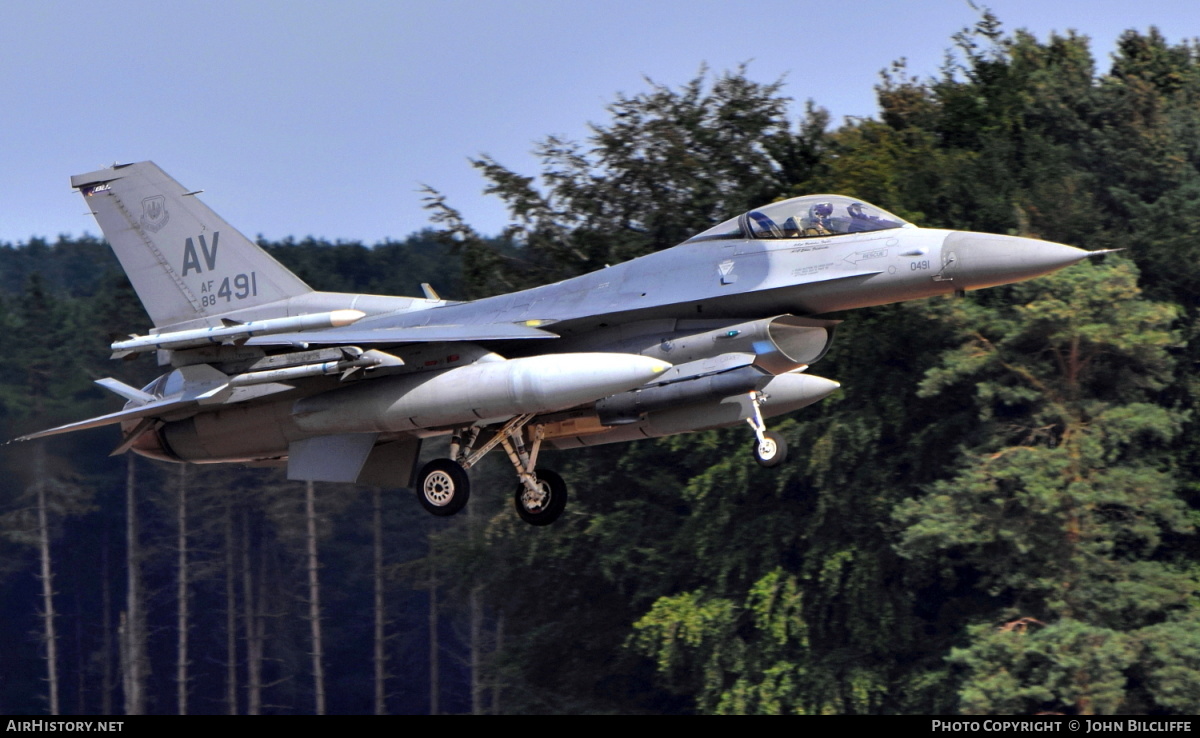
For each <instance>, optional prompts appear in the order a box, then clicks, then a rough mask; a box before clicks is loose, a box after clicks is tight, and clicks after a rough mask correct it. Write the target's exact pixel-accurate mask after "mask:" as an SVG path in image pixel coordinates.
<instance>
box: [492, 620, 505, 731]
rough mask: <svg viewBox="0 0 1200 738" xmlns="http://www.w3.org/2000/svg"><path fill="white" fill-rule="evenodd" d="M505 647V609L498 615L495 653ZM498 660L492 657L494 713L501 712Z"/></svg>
mask: <svg viewBox="0 0 1200 738" xmlns="http://www.w3.org/2000/svg"><path fill="white" fill-rule="evenodd" d="M503 648H504V611H503V610H501V611H500V612H499V613H498V614H497V615H496V648H495V650H494V651H493V653H496V654H498V653H500V651H501V650H502V649H503ZM495 663H496V660H495V659H494V658H493V659H492V714H493V715H499V714H500V675H499V674H498V673H497V670H496V668H495Z"/></svg>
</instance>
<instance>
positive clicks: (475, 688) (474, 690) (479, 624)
mask: <svg viewBox="0 0 1200 738" xmlns="http://www.w3.org/2000/svg"><path fill="white" fill-rule="evenodd" d="M480 589H482V588H481V587H480V586H478V585H476V586H474V587H472V588H471V595H470V609H471V714H472V715H483V714H484V712H485V710H484V708H483V603H482V602H481V601H480V600H481V596H480Z"/></svg>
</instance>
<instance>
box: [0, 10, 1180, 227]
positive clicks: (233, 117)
mask: <svg viewBox="0 0 1200 738" xmlns="http://www.w3.org/2000/svg"><path fill="white" fill-rule="evenodd" d="M986 4H987V6H988V7H990V8H991V9H992V10H993V11H994V12H995V13H996V15H997V16H998V17H999V18H1000V20H1001V21H1002V22H1003V24H1004V27H1005V28H1006V29H1008V30H1015V29H1018V28H1025V29H1028V30H1029V31H1032V32H1033V33H1034V34H1035V35H1036V36H1037V37H1038V38H1039V39H1043V40H1045V39H1046V38H1048V37H1049V35H1050V33H1051V32H1059V33H1063V32H1065V31H1067V30H1069V29H1073V30H1076V31H1079V32H1080V33H1083V34H1084V35H1087V36H1088V37H1090V38H1091V39H1092V49H1093V53H1094V55H1095V56H1096V58H1097V59H1098V61H1099V64H1098V66H1099V68H1100V69H1101V70H1106V69H1107V66H1108V63H1107V61H1108V58H1109V54H1110V53H1111V52H1112V49H1113V47H1114V43H1115V41H1116V39H1117V38H1118V36H1119V35H1120V33H1121V32H1122V31H1124V30H1126V29H1129V28H1134V29H1137V30H1140V31H1145V30H1147V29H1148V28H1149V27H1150V26H1152V25H1154V26H1157V27H1158V28H1159V29H1160V30H1161V31H1162V32H1163V33H1164V34H1165V36H1166V37H1167V39H1168V40H1169V41H1170V42H1172V43H1178V42H1180V41H1183V40H1185V39H1190V38H1194V37H1196V36H1200V11H1198V10H1197V6H1196V3H1195V0H1140V1H1139V2H1128V0H1122V1H1120V2H1117V1H1115V0H1055V1H1054V2H1047V1H1046V0H990V2H987V3H986ZM978 18H979V14H978V12H977V11H976V10H974V9H973V8H972V6H971V5H969V4H968V3H967V2H966V0H854V2H828V1H825V2H813V1H810V0H790V1H788V0H740V1H739V2H729V1H728V0H721V1H718V0H686V1H685V0H645V1H644V2H638V3H599V2H585V1H583V0H507V1H505V0H490V1H488V0H439V1H436V2H435V1H434V0H389V1H383V0H378V1H365V0H357V1H356V0H341V1H340V2H323V1H318V0H288V1H286V2H284V1H280V0H255V1H254V2H248V1H243V2H229V1H225V0H215V1H211V2H203V3H201V2H182V1H180V0H153V1H150V2H146V1H141V0H106V1H105V2H102V3H97V2H65V1H62V0H42V1H40V2H36V3H33V2H30V3H18V2H9V3H3V5H2V6H0V71H2V74H0V172H2V173H3V177H2V179H0V242H8V243H21V242H25V241H28V239H29V238H30V237H34V236H38V237H45V238H50V239H53V238H55V237H56V236H58V235H59V234H68V235H72V236H75V235H80V234H82V233H85V232H86V233H92V234H96V235H98V233H99V229H98V228H97V226H96V225H95V222H94V221H92V219H91V217H90V216H86V215H84V212H85V207H84V204H83V201H82V199H81V198H80V197H79V195H78V194H77V193H74V192H73V191H72V190H71V188H70V185H69V177H70V175H73V174H81V173H84V172H90V171H93V170H95V169H99V168H102V167H105V166H108V165H110V164H112V163H114V162H134V161H142V160H146V159H150V160H153V161H155V162H156V163H157V164H158V165H159V166H160V167H162V168H163V169H164V170H166V171H167V173H168V174H171V175H172V176H173V177H175V178H176V179H177V180H179V182H180V183H181V184H183V186H184V187H186V188H188V189H191V190H204V194H203V195H201V199H203V200H204V201H205V202H206V203H207V204H208V205H209V206H210V207H212V208H213V209H214V210H215V211H217V212H218V213H220V214H221V215H222V216H223V217H224V218H225V219H226V220H227V221H229V223H230V224H232V225H233V226H235V227H236V228H238V229H239V230H241V231H243V232H244V233H246V234H247V235H248V236H251V237H254V236H257V235H263V236H265V237H266V238H268V239H280V238H284V237H286V236H295V237H297V238H303V237H305V236H310V235H311V236H315V237H317V238H325V239H329V240H344V241H355V240H357V241H363V242H366V243H368V244H370V243H375V242H378V241H382V240H384V239H387V238H393V239H401V238H404V237H405V236H407V235H409V234H410V233H413V232H414V231H417V230H420V229H422V228H425V227H428V226H429V225H430V224H429V221H428V212H427V211H425V210H424V209H423V208H422V195H421V192H420V190H421V187H422V185H429V186H432V187H435V188H437V189H438V190H440V191H441V192H443V193H444V194H445V195H446V196H447V198H448V202H449V203H450V204H451V205H452V206H454V207H456V208H458V209H459V210H460V211H461V212H462V213H463V215H464V216H465V218H466V220H467V222H468V223H470V224H472V225H473V226H474V227H475V228H476V229H477V230H479V231H481V232H483V233H497V232H499V230H500V229H501V228H502V227H503V225H504V224H505V223H506V222H507V221H506V218H505V211H504V208H503V206H502V204H501V203H500V202H499V201H498V200H497V199H496V198H494V197H489V196H487V195H485V194H484V193H483V189H484V187H485V186H486V183H485V182H484V180H483V179H482V178H481V177H480V176H479V174H478V172H477V171H476V170H475V169H474V168H473V167H472V166H471V165H470V161H469V159H470V158H472V157H478V156H480V155H483V154H487V155H490V156H492V157H493V158H495V159H496V160H498V161H499V162H500V163H502V164H504V165H505V166H508V167H509V168H511V169H514V170H516V171H518V172H521V173H524V174H529V175H532V174H536V173H537V171H538V162H537V160H536V159H535V158H534V157H533V156H532V155H531V153H530V152H531V150H532V149H533V147H534V145H535V143H536V142H537V141H539V140H541V139H542V138H544V137H545V136H547V135H551V134H554V135H559V136H564V137H567V138H571V139H575V140H584V139H586V137H587V135H588V132H589V129H588V123H589V122H597V123H602V122H604V121H605V120H607V114H606V111H605V108H606V106H607V105H608V104H609V103H611V102H612V101H613V100H614V99H615V96H616V95H618V94H625V95H636V94H637V93H639V92H642V91H645V90H647V89H648V86H647V82H646V80H647V79H651V80H653V81H654V82H656V83H660V84H666V85H668V86H672V87H677V86H679V85H682V84H683V83H685V82H687V81H689V80H691V79H692V78H694V77H695V76H696V75H697V74H698V73H699V71H700V70H701V68H702V67H704V66H707V68H708V69H710V70H712V71H713V72H717V73H719V72H722V71H726V70H732V69H736V68H737V67H738V66H739V65H741V64H746V65H747V69H748V76H749V77H750V78H751V79H754V80H756V81H760V82H770V81H774V80H777V79H780V78H783V79H784V80H785V84H784V88H783V91H784V94H786V95H788V96H789V97H791V98H793V99H794V100H795V107H794V113H795V115H796V116H799V115H800V113H801V111H802V109H803V102H804V101H805V100H807V99H812V100H814V101H815V102H816V103H817V104H818V105H820V106H822V107H825V108H826V109H828V110H829V111H830V112H831V113H832V115H833V120H834V121H835V122H838V121H841V120H842V119H843V116H872V115H875V114H876V112H877V107H876V104H875V98H874V85H875V84H876V83H877V82H878V80H879V72H880V70H882V69H884V68H886V67H888V66H889V65H890V64H891V63H892V62H893V61H894V60H896V59H899V58H901V57H904V58H906V59H907V60H908V67H909V70H910V72H912V73H914V74H917V75H920V76H923V77H924V76H933V75H936V74H937V73H938V70H939V68H940V67H941V65H942V62H943V59H944V58H945V54H946V51H947V49H949V48H950V47H951V45H952V41H951V37H952V35H953V34H954V33H955V32H957V31H959V30H961V29H963V28H964V27H967V26H970V25H972V24H974V22H975V21H976V20H977V19H978ZM731 215H732V214H731Z"/></svg>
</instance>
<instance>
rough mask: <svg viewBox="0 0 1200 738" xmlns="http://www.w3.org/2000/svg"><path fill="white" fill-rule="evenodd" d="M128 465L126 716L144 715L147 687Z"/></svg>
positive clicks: (132, 478)
mask: <svg viewBox="0 0 1200 738" xmlns="http://www.w3.org/2000/svg"><path fill="white" fill-rule="evenodd" d="M125 458H126V462H125V566H126V577H127V582H128V584H127V587H126V600H125V613H126V619H125V714H126V715H142V714H144V712H145V708H146V704H145V696H144V687H145V679H146V619H145V617H146V616H145V613H143V612H142V576H141V555H140V554H139V552H138V528H137V500H136V497H135V495H134V490H135V489H136V481H137V477H136V475H135V470H134V461H133V459H134V456H133V454H128V455H127V456H126V457H125Z"/></svg>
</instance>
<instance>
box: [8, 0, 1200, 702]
mask: <svg viewBox="0 0 1200 738" xmlns="http://www.w3.org/2000/svg"><path fill="white" fill-rule="evenodd" d="M949 44H950V46H951V49H950V52H949V53H948V54H947V57H946V62H945V65H944V67H943V68H942V69H941V70H940V71H938V72H937V73H936V74H934V75H933V76H928V77H927V76H921V75H917V74H914V73H913V72H911V71H910V70H909V69H907V68H906V67H905V64H904V62H903V61H898V62H897V63H896V64H894V65H893V66H892V67H891V68H889V69H888V70H885V71H884V72H883V74H882V76H881V79H880V81H879V83H878V85H877V87H876V92H877V98H878V105H879V108H878V111H877V114H876V115H875V116H873V117H869V118H854V119H847V120H846V121H843V122H841V123H836V124H835V123H834V122H833V121H831V120H830V116H829V115H828V113H826V112H825V111H824V110H823V109H822V108H821V107H820V100H813V101H809V102H808V103H807V104H805V105H799V106H798V105H797V103H796V102H795V101H793V100H791V99H789V98H788V97H786V96H784V95H783V93H782V89H783V81H782V80H774V81H766V82H763V81H755V80H754V79H752V77H751V75H750V71H749V68H748V67H747V68H741V69H736V70H730V71H726V72H721V73H713V72H709V71H707V70H705V71H702V72H701V73H700V74H698V75H697V76H696V77H695V78H694V79H692V80H690V81H687V82H685V83H683V84H681V85H677V86H676V85H670V84H663V83H659V82H655V81H649V80H648V81H647V83H646V87H645V89H644V90H642V91H640V92H637V93H635V94H621V95H617V96H616V97H615V98H614V99H613V101H612V102H611V103H610V105H609V107H608V115H609V117H608V118H607V119H606V120H604V121H600V122H595V123H593V124H592V127H591V134H590V135H589V136H588V138H587V139H586V140H584V141H571V140H564V139H562V138H559V137H547V138H545V139H543V140H542V141H541V142H540V143H539V144H538V148H537V154H538V155H539V158H540V162H541V169H540V171H538V172H534V173H521V172H515V171H512V170H510V169H508V168H506V167H505V166H504V165H503V164H502V163H501V162H498V161H495V160H493V159H490V158H487V157H482V158H479V159H477V160H474V161H473V164H474V165H475V167H477V168H478V170H479V172H480V173H481V175H482V177H483V178H484V181H485V186H486V187H487V190H488V192H490V193H491V194H493V195H495V196H496V197H499V198H501V199H502V200H503V202H504V203H505V204H506V205H507V207H508V210H509V212H510V214H511V224H510V225H509V227H507V228H506V229H505V230H504V232H503V233H500V234H481V233H479V232H477V231H476V230H475V229H474V228H473V227H472V225H471V224H470V223H467V222H465V221H464V219H463V218H462V216H461V215H460V213H459V212H458V211H457V210H456V209H455V208H454V203H453V202H450V201H448V200H447V199H446V198H445V197H443V196H442V195H441V194H440V193H438V192H437V191H436V190H432V189H430V190H428V191H427V193H426V197H427V204H428V207H429V210H430V214H431V218H432V223H433V226H434V227H431V228H429V229H426V230H423V231H420V232H417V233H414V234H412V235H410V236H408V237H406V238H403V239H401V240H395V241H386V242H383V243H378V244H374V245H364V244H362V243H357V242H344V241H339V242H336V243H328V242H324V241H316V240H314V239H311V238H308V239H303V240H298V239H285V240H283V241H280V242H265V241H262V240H260V244H261V245H262V246H264V247H265V248H267V249H268V250H270V252H271V253H272V254H273V255H274V256H275V257H276V258H277V259H279V260H280V261H281V262H283V263H284V264H285V265H287V266H288V267H289V268H291V269H293V270H294V271H295V272H296V273H297V274H298V275H299V276H300V277H301V278H302V279H304V280H305V281H307V282H308V283H309V284H311V285H312V286H313V287H314V288H316V289H321V290H333V291H347V292H350V291H354V292H365V293H378V294H408V295H412V294H418V295H419V294H420V293H421V292H420V290H421V288H420V283H422V282H429V283H431V284H433V285H434V287H435V288H436V289H437V290H438V291H439V292H440V293H441V294H442V295H443V296H445V297H450V298H455V299H473V298H478V297H483V296H487V295H492V294H497V293H501V292H507V291H511V290H516V289H522V288H525V287H529V286H533V285H538V284H543V283H547V282H551V281H554V280H558V279H563V278H566V277H570V276H574V275H578V274H582V273H585V272H588V271H591V270H594V269H599V268H602V267H603V266H604V265H605V264H611V263H616V262H619V261H624V260H627V259H630V258H633V257H636V256H639V255H643V254H646V253H650V252H652V251H656V250H660V249H665V248H669V247H671V246H673V245H675V244H677V243H679V242H681V241H683V240H684V239H686V238H688V237H689V236H691V235H693V234H695V233H697V232H700V231H702V230H704V229H706V228H708V227H710V226H712V225H713V224H715V223H718V222H721V221H723V220H725V219H727V218H729V217H731V216H732V215H734V214H737V213H739V212H742V211H744V210H747V209H749V208H751V207H754V206H758V205H762V204H765V203H769V202H772V201H775V200H780V199H784V198H787V197H794V196H797V195H804V194H813V193H820V192H831V193H841V194H845V195H849V196H853V197H856V198H861V199H862V200H865V201H867V202H870V203H873V204H875V205H878V206H879V207H882V208H885V209H887V210H889V211H891V212H893V213H896V214H897V215H900V216H901V217H903V218H905V219H906V220H909V221H911V222H913V223H916V224H918V225H921V226H928V227H938V228H953V229H960V230H971V231H982V232H989V233H1001V234H1012V235H1021V236H1030V237H1037V238H1044V239H1047V240H1051V241H1056V242H1060V243H1066V244H1071V245H1075V246H1079V247H1082V248H1087V249H1089V250H1096V249H1121V251H1120V252H1119V253H1115V254H1110V255H1107V256H1104V257H1102V258H1100V259H1096V260H1090V261H1087V262H1084V263H1081V264H1079V265H1076V266H1073V267H1071V268H1068V269H1065V270H1062V271H1060V272H1057V273H1055V274H1053V275H1051V276H1047V277H1042V278H1039V279H1036V280H1033V281H1029V282H1025V283H1021V284H1017V285H1011V286H1007V287H998V288H993V289H988V290H982V291H978V292H970V293H967V295H966V296H965V297H961V298H953V297H945V298H934V299H929V300H920V301H914V302H908V303H902V304H894V305H886V306H881V307H876V308H869V309H863V310H855V311H849V312H846V313H844V314H838V315H834V316H830V317H834V318H839V319H843V320H844V321H845V322H844V323H843V324H842V325H841V326H840V327H839V329H838V335H837V339H836V340H835V342H834V344H833V347H832V349H831V350H830V352H829V354H828V355H827V356H826V357H825V358H824V359H822V361H821V362H820V364H819V365H818V366H816V367H814V372H815V373H818V374H820V375H821V376H824V377H829V378H831V379H836V380H837V381H839V382H840V383H841V385H842V387H841V389H840V390H838V391H837V392H836V393H835V394H833V395H831V396H830V397H829V398H827V399H825V400H824V401H822V402H821V403H818V404H817V405H814V406H812V407H809V408H806V409H805V410H803V411H801V412H799V413H796V414H794V415H792V416H788V417H785V418H781V419H776V420H774V421H771V426H772V428H773V429H774V430H776V431H778V432H780V433H782V434H783V435H784V437H785V438H786V441H787V443H788V446H789V447H790V449H791V455H790V458H789V460H788V461H787V462H786V463H785V464H784V465H782V466H780V467H778V468H775V469H764V468H761V467H759V466H758V465H756V464H754V462H753V460H752V458H751V455H750V454H749V453H747V451H748V447H749V445H750V444H751V441H752V438H753V436H752V434H751V433H749V432H748V431H747V429H745V428H733V429H729V430H724V431H707V432H701V433H694V434H688V435H682V436H676V437H672V438H664V439H658V440H648V441H640V442H636V443H631V444H614V445H610V446H601V447H597V448H591V449H583V450H578V451H572V452H566V453H556V454H554V456H555V458H553V460H552V462H548V463H549V464H550V465H552V466H554V467H556V468H557V469H558V470H559V471H560V472H561V474H562V476H563V477H564V478H565V479H566V481H567V482H568V484H569V485H570V488H571V490H572V493H571V494H572V499H571V503H570V505H569V507H568V508H567V511H566V513H565V514H564V515H563V517H562V518H561V519H560V520H559V521H558V522H557V523H556V524H555V525H553V526H548V527H545V528H535V527H532V526H528V525H525V524H523V523H522V522H521V521H520V520H519V519H517V517H516V516H515V515H514V514H513V512H512V509H511V501H510V497H511V490H512V478H511V472H510V470H508V469H507V468H506V467H505V466H504V463H505V462H504V460H503V459H498V458H495V455H493V457H490V458H489V459H488V462H489V463H488V464H483V465H481V466H480V467H477V468H476V469H474V470H473V471H472V474H473V475H474V485H475V489H476V490H477V493H476V495H475V496H474V499H473V500H472V502H471V504H470V505H469V506H468V508H467V510H465V511H464V512H463V513H460V514H459V515H457V516H455V517H453V518H434V517H432V516H429V515H427V514H426V513H425V512H424V511H423V510H422V509H421V507H420V505H419V504H418V503H417V500H416V499H415V497H414V495H413V494H412V492H411V491H409V490H406V489H400V488H396V489H376V488H368V487H355V486H351V485H334V484H322V483H317V484H309V485H305V484H304V483H299V482H288V481H287V480H286V479H285V477H284V474H283V473H282V472H281V471H280V470H279V469H275V468H242V467H234V466H212V467H208V466H194V465H169V464H164V463H159V462H153V461H149V460H147V459H144V458H141V457H135V456H134V455H132V454H126V455H119V456H112V457H110V456H109V453H110V451H111V450H112V449H113V448H114V447H115V446H116V445H117V443H118V442H119V438H118V436H117V434H116V433H115V432H113V431H112V429H107V430H94V431H87V432H83V433H77V434H71V435H67V436H58V437H55V438H51V439H46V440H44V441H38V442H32V443H27V444H11V445H8V446H4V447H0V470H2V471H0V631H2V632H3V633H4V639H3V642H4V646H5V654H4V657H3V663H4V668H3V670H2V672H0V713H5V714H18V713H26V714H62V715H80V714H104V715H114V714H211V713H217V714H297V713H300V714H311V713H378V714H384V713H388V714H425V713H432V714H439V713H441V714H446V713H475V714H497V713H499V714H514V713H541V714H545V713H589V714H597V713H622V714H662V713H667V714H694V713H726V714H728V713H736V714H745V713H766V714H902V713H907V714H913V713H915V714H939V713H940V714H952V713H965V714H989V713H999V714H1010V713H1026V714H1030V713H1051V714H1054V713H1057V714H1070V715H1090V714H1160V715H1161V714H1197V713H1200V539H1198V538H1197V531H1196V528H1197V524H1198V523H1200V483H1198V481H1197V480H1198V479H1200V476H1198V474H1200V433H1198V432H1197V430H1198V429H1197V424H1198V423H1200V417H1198V415H1197V410H1198V405H1200V381H1198V380H1197V379H1196V373H1195V371H1194V370H1195V367H1196V363H1197V361H1198V360H1200V331H1198V330H1197V329H1196V327H1195V326H1196V317H1197V314H1198V313H1200V290H1198V289H1197V287H1196V285H1200V42H1198V41H1194V40H1193V41H1185V42H1178V43H1173V42H1171V41H1169V40H1168V39H1166V38H1165V37H1164V36H1163V35H1162V34H1161V33H1160V32H1159V31H1157V30H1155V29H1153V28H1151V29H1147V30H1130V31H1127V32H1126V33H1125V34H1124V35H1122V36H1121V37H1120V39H1119V40H1118V42H1117V44H1116V50H1115V52H1114V53H1113V55H1112V57H1111V58H1110V59H1108V60H1098V59H1096V58H1095V56H1094V54H1093V52H1092V50H1091V47H1090V44H1089V40H1088V39H1087V38H1085V37H1083V36H1080V35H1077V34H1075V33H1065V34H1062V35H1052V36H1050V37H1049V38H1048V39H1038V38H1036V37H1035V36H1033V35H1031V34H1029V33H1027V32H1023V31H1009V30H1007V29H1006V28H1004V27H1003V26H1002V25H1001V24H1000V22H999V21H998V20H997V19H996V18H995V16H993V15H992V14H990V13H987V12H984V13H982V14H981V17H980V19H979V22H978V23H977V24H976V25H975V26H974V27H972V28H969V29H965V30H964V31H963V32H962V33H960V34H958V35H956V36H955V37H954V38H953V39H951V40H950V41H949ZM795 86H796V87H797V88H799V87H801V86H800V85H795ZM243 225H244V226H247V227H251V228H252V227H253V224H243ZM148 327H149V326H148V319H147V318H146V316H145V315H144V313H143V311H142V308H141V305H140V304H139V303H138V301H137V298H136V296H135V295H134V294H133V291H132V289H131V288H130V286H129V284H128V282H127V281H126V280H125V278H124V275H123V274H122V273H121V272H120V269H119V268H118V266H117V263H116V260H115V258H114V257H113V256H112V254H111V252H110V251H109V249H108V247H107V245H106V244H105V243H104V242H103V241H102V240H99V239H96V238H91V237H78V238H72V237H59V238H58V239H57V240H55V241H51V240H47V239H37V238H34V239H30V240H29V241H27V242H23V243H17V244H7V243H6V244H0V334H2V335H3V336H4V337H5V345H6V347H7V349H8V350H7V351H5V352H4V353H3V354H0V439H9V438H13V437H15V436H18V435H20V434H22V433H25V432H29V431H32V430H36V429H40V428H45V427H49V426H52V425H56V424H58V423H65V422H69V421H73V420H78V419H81V418H85V417H90V416H92V415H98V414H101V413H105V412H111V411H113V410H116V409H117V408H118V404H117V402H116V400H115V399H114V398H113V397H112V396H111V395H108V394H106V393H105V392H104V391H102V390H101V389H100V388H98V387H97V386H95V385H94V384H93V383H92V381H93V380H94V379H98V378H101V377H107V376H112V377H116V378H118V379H120V380H121V381H124V382H127V383H129V384H132V385H134V386H142V385H144V384H145V383H147V382H149V381H150V380H151V379H153V378H154V377H155V376H157V374H158V373H159V372H158V371H157V369H158V367H156V366H154V362H153V359H150V358H145V357H143V358H141V359H138V360H136V361H110V360H109V351H108V345H109V342H110V340H111V339H110V334H113V333H124V334H128V333H144V332H145V330H146V329H147V328H148ZM17 347H19V348H20V350H19V351H17V350H16V348H17ZM431 445H432V444H427V445H426V451H425V453H424V456H425V457H426V458H430V457H431V454H432V450H431V449H430V446H431ZM432 455H436V454H432ZM492 464H494V466H493V465H492Z"/></svg>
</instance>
